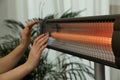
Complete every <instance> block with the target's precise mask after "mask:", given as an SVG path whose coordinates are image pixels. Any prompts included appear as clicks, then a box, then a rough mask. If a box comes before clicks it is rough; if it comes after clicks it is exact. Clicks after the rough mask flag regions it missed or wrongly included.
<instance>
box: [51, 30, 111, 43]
mask: <svg viewBox="0 0 120 80" xmlns="http://www.w3.org/2000/svg"><path fill="white" fill-rule="evenodd" d="M51 35H52V37H53V38H56V39H59V40H65V41H72V42H83V43H88V44H101V45H110V44H111V38H107V37H98V36H88V35H76V34H68V33H58V32H53V33H52V34H51Z"/></svg>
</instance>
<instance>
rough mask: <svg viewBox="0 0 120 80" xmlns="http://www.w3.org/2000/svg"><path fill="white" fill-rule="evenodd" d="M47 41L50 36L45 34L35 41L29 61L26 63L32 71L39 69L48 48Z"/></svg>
mask: <svg viewBox="0 0 120 80" xmlns="http://www.w3.org/2000/svg"><path fill="white" fill-rule="evenodd" d="M47 41H48V35H44V34H42V35H40V36H39V37H37V38H36V39H35V41H34V43H33V47H32V49H31V51H30V54H29V57H28V60H27V62H26V64H27V65H28V66H29V67H31V69H32V70H33V69H34V68H36V67H37V65H38V63H39V61H40V57H41V54H42V51H43V50H44V48H45V47H46V46H47Z"/></svg>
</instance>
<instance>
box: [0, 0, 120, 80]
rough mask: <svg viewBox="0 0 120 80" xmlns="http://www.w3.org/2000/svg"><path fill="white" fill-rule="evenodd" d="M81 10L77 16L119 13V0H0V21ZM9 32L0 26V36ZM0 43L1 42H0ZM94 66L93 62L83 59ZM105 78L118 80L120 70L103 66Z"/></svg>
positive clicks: (58, 14) (19, 19) (24, 19)
mask: <svg viewBox="0 0 120 80" xmlns="http://www.w3.org/2000/svg"><path fill="white" fill-rule="evenodd" d="M67 10H70V11H72V12H75V11H81V10H84V11H83V12H81V13H80V14H79V15H78V16H77V17H84V16H96V15H111V14H120V0H0V23H2V22H3V21H4V20H5V19H14V20H17V21H21V22H23V23H25V21H26V20H28V19H32V18H42V19H43V18H44V17H46V16H47V15H50V14H57V15H56V16H55V18H58V17H59V16H61V15H62V14H63V13H64V12H65V11H67ZM6 31H7V32H8V33H10V32H9V31H8V30H6V28H4V27H3V26H0V36H3V35H5V34H6ZM0 43H1V42H0ZM83 63H85V64H87V65H90V66H91V67H93V68H94V63H93V62H90V61H87V60H83ZM105 70H106V72H105V74H106V80H120V70H118V69H114V68H111V67H108V66H106V67H105Z"/></svg>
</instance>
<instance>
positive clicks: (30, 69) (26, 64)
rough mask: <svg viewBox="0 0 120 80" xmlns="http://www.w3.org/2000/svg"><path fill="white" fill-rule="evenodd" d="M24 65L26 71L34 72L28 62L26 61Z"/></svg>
mask: <svg viewBox="0 0 120 80" xmlns="http://www.w3.org/2000/svg"><path fill="white" fill-rule="evenodd" d="M24 65H25V66H26V67H27V69H28V71H33V70H34V67H33V66H32V65H31V64H29V62H28V61H26V62H25V63H24Z"/></svg>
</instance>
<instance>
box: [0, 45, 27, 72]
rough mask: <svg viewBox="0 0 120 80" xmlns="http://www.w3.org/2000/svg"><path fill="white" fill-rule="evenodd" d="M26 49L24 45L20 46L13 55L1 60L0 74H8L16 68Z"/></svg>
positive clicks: (10, 54)
mask: <svg viewBox="0 0 120 80" xmlns="http://www.w3.org/2000/svg"><path fill="white" fill-rule="evenodd" d="M25 50H26V47H25V46H23V45H19V46H18V47H16V48H15V49H14V50H13V51H12V52H11V53H9V54H8V55H7V56H5V57H3V58H1V59H0V73H4V72H7V71H9V70H11V69H12V68H14V67H15V66H16V64H17V62H18V61H19V60H20V58H21V57H22V55H23V53H24V51H25Z"/></svg>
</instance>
